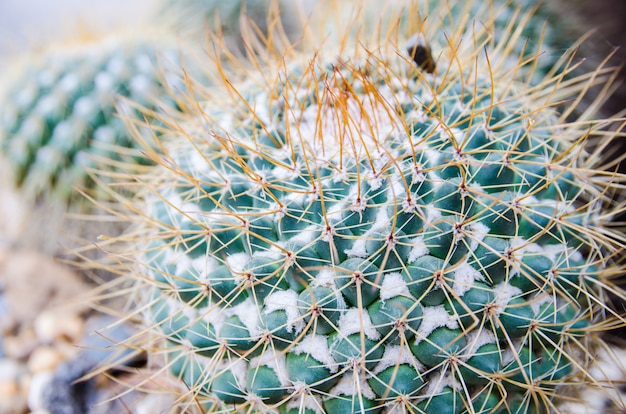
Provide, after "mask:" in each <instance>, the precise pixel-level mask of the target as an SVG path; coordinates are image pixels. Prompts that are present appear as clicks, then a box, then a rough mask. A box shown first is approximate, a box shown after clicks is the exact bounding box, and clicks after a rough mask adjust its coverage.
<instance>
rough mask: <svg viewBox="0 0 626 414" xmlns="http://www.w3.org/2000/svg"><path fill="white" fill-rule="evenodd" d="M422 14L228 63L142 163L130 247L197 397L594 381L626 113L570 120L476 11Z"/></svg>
mask: <svg viewBox="0 0 626 414" xmlns="http://www.w3.org/2000/svg"><path fill="white" fill-rule="evenodd" d="M441 7H444V6H441ZM441 10H442V11H444V12H445V10H447V9H446V8H442V9H441ZM392 17H393V16H392ZM401 17H402V15H396V16H395V18H396V19H400V18H401ZM391 21H393V20H391ZM418 25H421V26H422V35H421V36H418V37H417V39H418V43H415V42H414V43H413V44H412V46H411V47H409V51H410V56H409V55H407V54H406V52H405V50H406V49H405V47H404V46H398V45H397V44H396V43H395V40H396V39H398V38H400V39H402V38H403V36H404V38H405V39H406V38H407V37H408V36H407V35H408V34H407V33H397V32H390V33H388V34H387V35H386V36H385V37H383V38H380V37H377V36H374V37H375V38H376V40H373V41H370V40H369V38H367V37H366V36H365V35H364V34H363V33H362V32H361V37H360V38H359V42H355V43H354V44H353V43H352V42H351V41H349V40H345V41H344V42H343V43H342V46H341V47H340V48H335V47H330V46H335V45H332V44H331V45H328V44H324V45H322V46H318V49H316V50H315V52H316V53H308V54H307V53H305V54H304V55H299V54H297V53H295V52H294V53H291V54H289V55H287V56H286V57H285V59H284V61H285V62H286V63H284V64H282V65H281V64H278V63H275V64H274V65H273V66H272V65H271V64H269V67H262V66H261V65H258V67H259V68H261V69H259V71H258V72H252V71H251V72H250V73H248V77H249V78H250V79H249V80H248V81H247V82H244V83H242V84H237V85H235V84H233V83H232V82H229V81H228V79H227V75H226V74H224V82H223V85H221V86H220V85H218V86H216V89H214V90H213V91H212V92H211V95H210V96H209V97H208V99H207V101H206V103H205V104H204V105H203V106H202V111H201V113H200V114H199V115H198V116H196V117H194V118H190V119H189V120H188V122H187V123H186V124H181V126H180V128H179V129H177V130H175V131H172V134H171V135H170V136H168V137H167V139H164V141H163V148H164V152H165V154H164V155H163V156H158V155H157V154H156V153H152V155H153V157H152V158H153V159H154V160H156V161H157V163H158V164H160V166H159V168H155V170H154V171H151V172H150V173H149V174H146V175H145V176H141V177H136V180H137V182H138V183H139V187H142V188H143V191H141V192H140V194H138V196H137V198H135V199H133V200H129V202H128V204H129V205H130V211H132V213H133V214H132V216H131V219H132V220H133V221H134V222H135V223H136V224H137V228H135V229H134V231H133V232H132V233H130V234H129V235H128V236H127V237H123V238H122V239H121V240H120V241H124V242H129V243H130V248H129V247H128V244H124V252H123V253H120V254H119V257H117V259H124V258H126V259H128V260H129V261H130V262H131V263H133V265H135V266H136V268H135V272H136V276H137V278H136V280H137V289H136V290H135V291H134V292H135V296H134V297H133V299H134V300H135V301H136V306H137V308H136V309H137V313H138V314H139V315H141V317H142V318H143V320H144V322H145V323H146V324H147V325H148V326H150V327H152V331H153V332H155V333H156V335H157V340H156V341H155V342H151V343H149V344H146V349H148V350H150V351H151V352H152V354H153V355H155V356H157V355H163V354H165V355H166V356H167V363H166V366H167V368H168V369H169V370H170V371H171V372H172V373H173V374H174V375H175V376H177V377H178V378H179V379H180V380H181V381H182V382H183V383H184V387H183V388H184V389H186V390H188V392H187V393H186V395H184V396H183V399H182V400H181V401H183V400H184V401H185V402H183V403H181V404H183V405H182V406H181V409H185V410H193V408H192V407H196V408H198V410H199V411H203V412H223V413H230V412H255V413H256V412H259V413H260V412H264V413H265V412H279V413H289V414H292V413H311V414H312V413H357V412H358V413H396V412H397V413H401V412H419V413H437V414H440V413H518V414H519V413H544V412H550V411H558V404H559V403H560V402H561V401H563V400H567V399H568V398H575V395H574V394H575V387H576V386H577V385H580V384H585V383H588V382H590V381H591V380H590V379H589V372H588V370H589V368H590V366H591V364H592V362H593V361H592V359H593V353H592V350H593V348H594V347H595V346H598V345H599V344H600V342H599V340H598V339H597V338H596V337H595V335H594V332H595V331H597V330H599V329H601V328H600V326H603V325H605V324H608V323H610V318H609V316H607V313H608V312H607V309H608V308H607V307H606V306H605V305H604V304H603V288H604V287H608V286H611V282H610V276H611V275H613V274H616V273H617V272H618V270H619V269H618V265H617V264H615V261H614V256H615V255H616V254H617V252H618V251H619V250H620V248H621V247H620V246H621V243H622V240H623V237H622V236H621V235H620V234H619V233H617V232H615V231H613V230H612V229H611V227H610V223H609V220H610V218H611V216H612V214H613V212H614V210H613V209H614V208H616V207H614V206H613V204H612V201H611V199H610V198H609V197H608V196H607V194H611V193H613V192H614V191H617V189H618V188H619V186H620V183H621V181H623V179H624V177H622V176H620V175H617V174H608V173H604V172H602V171H601V170H599V169H598V168H600V165H599V164H598V163H599V162H601V156H600V153H599V152H588V150H587V149H586V147H585V145H584V144H585V143H586V141H587V140H589V139H590V138H591V137H593V136H595V135H596V134H598V135H601V134H603V133H602V132H600V131H599V130H598V129H599V127H600V126H603V125H605V124H607V123H610V121H609V120H594V121H588V120H586V119H583V118H581V119H579V120H577V121H573V122H567V121H565V120H564V119H563V118H564V117H563V116H561V115H560V114H559V113H558V112H557V111H556V110H555V109H554V106H555V103H556V102H559V101H560V100H561V99H563V98H567V97H569V96H563V95H561V94H560V92H559V85H560V78H559V77H555V78H546V79H544V81H543V82H542V87H541V88H538V87H534V88H533V87H530V86H528V84H527V83H525V82H519V81H518V80H517V79H516V78H515V76H514V74H515V71H511V70H510V67H509V66H507V64H505V63H504V62H505V61H508V60H510V55H509V53H511V50H510V48H506V47H505V46H506V45H507V42H508V41H510V39H509V37H504V38H502V39H500V40H499V42H496V43H493V44H492V43H491V42H489V41H486V40H485V39H486V38H487V36H488V29H485V28H483V29H481V26H480V25H478V24H477V23H476V24H475V22H474V20H473V19H471V18H470V19H468V21H467V22H466V24H464V25H462V26H458V25H457V26H453V27H451V26H447V25H446V21H445V20H443V21H441V20H428V19H426V20H420V21H419V22H418ZM366 27H370V26H366ZM349 29H350V30H354V31H358V29H359V27H358V21H357V22H353V25H352V27H350V28H349ZM441 33H444V34H445V35H446V36H445V38H446V39H447V41H446V42H445V43H442V42H440V41H439V40H438V39H439V38H440V36H437V35H438V34H441ZM320 37H322V36H320ZM348 38H349V36H345V37H343V39H348ZM419 39H426V41H427V42H429V44H426V43H424V42H423V40H419ZM430 39H433V40H432V41H431V40H430ZM420 42H421V43H420ZM416 47H417V48H419V52H422V53H423V56H425V58H427V59H430V56H429V52H428V50H427V49H430V50H431V51H432V54H433V56H436V57H435V58H434V59H433V62H434V63H435V64H436V67H434V66H433V67H430V66H429V69H428V70H422V69H420V68H418V67H417V66H416V65H415V64H414V62H413V60H415V61H416V63H421V62H423V59H418V58H417V57H416ZM328 49H330V50H328ZM329 56H330V57H329ZM427 72H432V73H427ZM512 74H513V75H512ZM601 74H602V72H601V70H600V69H599V72H598V75H599V76H600V75H601ZM585 86H586V84H585V83H584V82H582V83H580V84H578V85H577V86H576V87H574V88H570V89H568V90H567V91H565V93H568V94H570V93H578V92H580V91H584V89H585ZM604 139H606V137H605V138H604ZM134 188H137V186H135V187H134ZM128 252H131V253H128ZM137 252H139V253H137ZM184 397H187V398H184ZM561 397H563V398H561Z"/></svg>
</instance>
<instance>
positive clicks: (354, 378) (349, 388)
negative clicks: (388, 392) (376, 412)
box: [330, 371, 376, 400]
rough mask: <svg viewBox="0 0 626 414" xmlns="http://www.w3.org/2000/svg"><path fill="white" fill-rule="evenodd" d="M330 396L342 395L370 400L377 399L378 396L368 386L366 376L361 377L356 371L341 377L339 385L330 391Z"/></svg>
mask: <svg viewBox="0 0 626 414" xmlns="http://www.w3.org/2000/svg"><path fill="white" fill-rule="evenodd" d="M330 395H333V396H339V397H340V396H342V395H345V396H353V395H357V396H359V395H362V396H363V397H365V398H368V399H370V400H373V399H375V398H376V394H375V393H374V391H372V389H371V388H370V386H369V385H368V383H367V380H366V379H365V376H363V375H359V373H358V372H355V371H350V372H346V373H345V374H344V375H343V376H342V377H341V379H340V380H339V382H338V383H337V385H335V386H334V387H333V388H332V389H331V390H330Z"/></svg>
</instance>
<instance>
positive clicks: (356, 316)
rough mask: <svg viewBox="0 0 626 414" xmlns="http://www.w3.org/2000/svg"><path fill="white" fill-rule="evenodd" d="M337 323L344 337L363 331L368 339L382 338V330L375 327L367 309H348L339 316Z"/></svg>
mask: <svg viewBox="0 0 626 414" xmlns="http://www.w3.org/2000/svg"><path fill="white" fill-rule="evenodd" d="M337 324H338V325H339V332H340V333H341V335H342V336H343V337H347V336H348V335H352V334H354V333H359V332H361V331H363V333H364V334H365V336H366V337H367V339H370V340H372V341H376V340H378V339H380V332H378V331H377V330H376V328H374V324H372V320H371V319H370V315H369V313H367V310H365V309H357V308H351V309H348V310H347V311H345V312H344V313H343V314H342V315H341V316H340V317H339V322H338V323H337Z"/></svg>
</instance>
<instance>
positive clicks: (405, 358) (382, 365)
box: [373, 345, 426, 374]
mask: <svg viewBox="0 0 626 414" xmlns="http://www.w3.org/2000/svg"><path fill="white" fill-rule="evenodd" d="M402 364H407V365H410V366H412V367H413V368H415V370H416V371H417V372H419V373H422V372H424V371H425V370H426V368H425V367H424V365H422V364H421V363H420V362H419V361H418V360H417V358H415V355H413V353H412V352H411V350H410V349H409V347H408V346H403V347H401V346H398V345H388V346H386V347H385V352H384V353H383V356H382V358H381V359H380V362H379V363H378V364H376V366H375V367H374V370H373V373H374V374H379V373H381V372H383V371H384V370H386V369H387V368H389V367H395V366H396V365H402Z"/></svg>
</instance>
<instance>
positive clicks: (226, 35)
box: [158, 0, 300, 52]
mask: <svg viewBox="0 0 626 414" xmlns="http://www.w3.org/2000/svg"><path fill="white" fill-rule="evenodd" d="M299 3H300V1H284V0H230V1H220V0H160V8H159V11H158V14H159V17H160V19H161V20H162V21H163V22H164V23H166V24H169V25H171V26H172V27H173V29H174V30H175V31H176V32H177V33H180V34H182V35H183V36H184V37H186V38H187V39H190V40H193V41H195V42H202V41H204V40H206V39H207V35H208V33H209V32H211V33H212V34H213V35H218V36H221V37H222V38H223V39H224V40H225V43H226V45H227V47H228V48H231V49H232V50H233V51H238V52H242V51H244V50H245V48H246V46H245V45H244V43H243V39H244V38H245V37H248V38H250V36H246V35H245V31H246V30H247V31H251V32H258V33H260V34H261V35H262V36H267V35H268V34H270V33H272V34H277V33H278V31H276V28H277V27H281V31H282V33H281V35H284V34H286V35H288V36H295V35H296V34H297V33H298V27H299V24H300V19H299V16H298V15H297V11H298V10H299V8H298V4H299ZM242 22H245V23H243V24H242Z"/></svg>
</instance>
